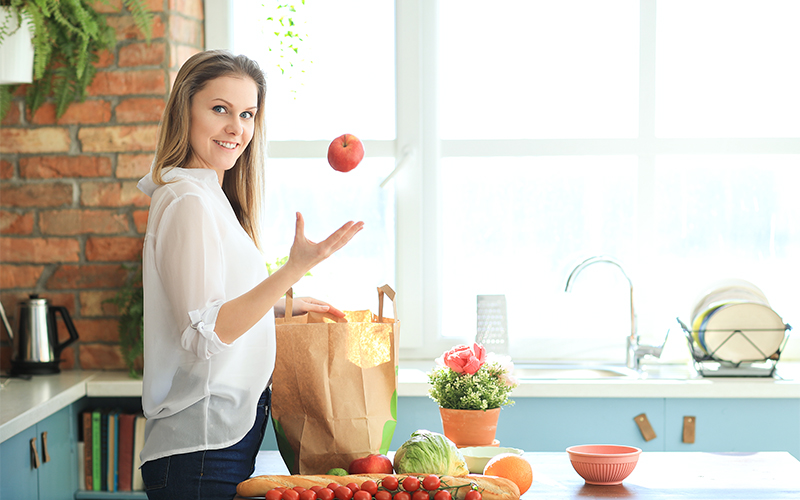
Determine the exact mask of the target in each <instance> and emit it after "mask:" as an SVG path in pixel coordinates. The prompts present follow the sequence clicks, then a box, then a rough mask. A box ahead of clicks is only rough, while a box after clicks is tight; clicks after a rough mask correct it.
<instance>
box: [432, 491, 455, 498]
mask: <svg viewBox="0 0 800 500" xmlns="http://www.w3.org/2000/svg"><path fill="white" fill-rule="evenodd" d="M450 498H451V495H450V492H449V491H447V490H439V491H437V492H436V494H435V495H433V500H450Z"/></svg>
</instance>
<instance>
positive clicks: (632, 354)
mask: <svg viewBox="0 0 800 500" xmlns="http://www.w3.org/2000/svg"><path fill="white" fill-rule="evenodd" d="M598 262H605V263H606V264H611V265H613V266H616V267H617V268H619V270H620V271H621V272H622V275H623V276H625V279H626V280H628V285H629V286H630V304H631V333H630V335H629V336H628V337H627V341H626V354H625V365H626V366H627V367H628V368H630V369H632V370H636V371H637V372H638V371H641V361H642V358H643V357H645V356H653V357H656V358H658V357H660V356H661V351H662V350H663V349H664V344H666V342H667V339H666V338H665V339H664V344H662V345H661V347H658V346H652V345H640V344H639V335H638V332H637V322H636V311H635V309H634V307H633V282H632V281H631V279H630V278H629V277H628V274H627V273H626V272H625V270H624V269H622V265H621V264H620V263H619V262H617V261H616V260H615V259H613V258H612V257H607V256H604V255H598V256H594V257H589V258H588V259H586V260H584V261H583V262H581V263H580V264H578V265H577V266H576V267H575V269H573V270H572V272H571V273H569V278H567V286H566V287H565V288H564V291H565V292H569V291H570V290H571V289H572V283H573V282H574V281H575V278H577V277H578V275H579V274H580V273H581V271H583V270H584V269H586V268H587V267H589V266H591V265H592V264H597V263H598Z"/></svg>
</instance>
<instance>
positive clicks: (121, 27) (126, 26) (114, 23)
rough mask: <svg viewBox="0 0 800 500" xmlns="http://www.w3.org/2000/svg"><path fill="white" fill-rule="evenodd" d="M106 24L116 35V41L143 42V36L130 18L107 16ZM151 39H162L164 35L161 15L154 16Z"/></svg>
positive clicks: (164, 30)
mask: <svg viewBox="0 0 800 500" xmlns="http://www.w3.org/2000/svg"><path fill="white" fill-rule="evenodd" d="M106 22H107V23H108V25H109V26H111V28H112V29H113V30H114V32H115V33H116V34H117V40H144V34H143V33H142V32H141V31H140V30H139V28H137V27H136V24H135V23H134V22H133V17H132V16H108V17H107V18H106ZM151 27H152V36H151V39H157V38H163V37H164V34H165V33H166V29H165V28H166V27H165V26H164V20H163V19H162V18H161V15H158V14H156V15H154V16H153V22H152V24H151Z"/></svg>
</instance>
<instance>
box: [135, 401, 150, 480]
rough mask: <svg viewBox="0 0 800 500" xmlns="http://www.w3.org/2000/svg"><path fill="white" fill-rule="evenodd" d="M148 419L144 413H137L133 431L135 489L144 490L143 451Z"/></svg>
mask: <svg viewBox="0 0 800 500" xmlns="http://www.w3.org/2000/svg"><path fill="white" fill-rule="evenodd" d="M146 421H147V419H146V418H144V415H136V422H135V424H134V431H133V491H140V490H144V480H142V470H141V469H140V467H141V466H142V459H141V458H140V457H141V453H142V448H143V447H144V424H145V422H146Z"/></svg>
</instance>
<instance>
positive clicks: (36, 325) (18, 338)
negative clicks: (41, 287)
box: [0, 294, 78, 375]
mask: <svg viewBox="0 0 800 500" xmlns="http://www.w3.org/2000/svg"><path fill="white" fill-rule="evenodd" d="M0 313H2V316H3V323H4V324H5V326H6V330H7V331H8V335H9V337H11V340H12V341H13V351H12V353H11V374H12V375H19V374H30V375H46V374H51V373H58V372H59V371H60V369H59V367H58V364H59V363H60V362H61V359H60V356H61V351H62V350H64V348H65V347H67V346H68V345H70V344H71V343H73V342H75V341H76V340H78V332H77V331H76V330H75V325H73V324H72V318H71V317H70V315H69V312H68V311H67V308H66V307H64V306H51V305H50V304H49V303H48V300H47V299H43V298H40V297H39V296H38V295H36V294H31V295H30V296H29V298H28V299H27V300H22V301H20V302H19V303H18V304H17V321H16V326H17V328H16V329H15V330H13V331H12V329H11V325H10V324H9V322H8V318H7V317H6V312H5V310H3V306H2V304H0ZM57 313H60V314H61V317H62V318H63V319H64V324H65V325H66V326H67V331H69V339H67V340H65V341H64V342H61V343H59V342H58V328H57V325H56V314H57Z"/></svg>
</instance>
